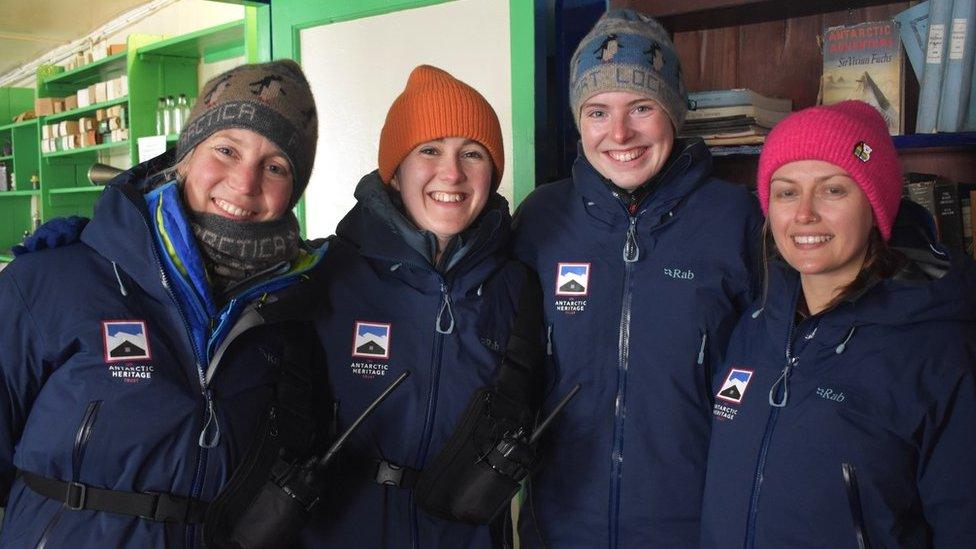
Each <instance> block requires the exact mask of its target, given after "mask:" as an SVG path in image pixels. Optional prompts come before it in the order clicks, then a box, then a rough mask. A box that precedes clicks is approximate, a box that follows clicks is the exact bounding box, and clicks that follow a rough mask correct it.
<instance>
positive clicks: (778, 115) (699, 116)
mask: <svg viewBox="0 0 976 549" xmlns="http://www.w3.org/2000/svg"><path fill="white" fill-rule="evenodd" d="M789 114H790V112H789V111H771V110H769V109H763V108H760V107H757V106H755V105H737V106H733V107H714V108H708V109H699V110H694V111H688V116H686V117H685V123H686V124H687V123H688V122H692V123H695V122H698V121H703V120H714V119H722V118H728V117H731V116H744V117H750V118H753V119H755V121H756V122H755V123H756V124H758V125H760V126H765V127H767V128H772V127H773V126H775V125H776V124H777V123H778V122H779V121H780V120H782V119H784V118H786V116H787V115H789Z"/></svg>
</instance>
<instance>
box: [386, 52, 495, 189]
mask: <svg viewBox="0 0 976 549" xmlns="http://www.w3.org/2000/svg"><path fill="white" fill-rule="evenodd" d="M444 137H464V138H467V139H471V140H473V141H477V142H478V143H481V145H483V146H484V147H485V148H486V149H488V154H489V156H491V160H492V162H493V163H494V167H495V178H494V180H493V181H492V188H493V189H495V188H497V187H498V182H499V181H500V180H501V177H502V173H503V172H504V170H505V149H504V148H503V146H502V130H501V126H499V124H498V115H496V114H495V110H494V109H492V108H491V105H489V104H488V101H486V100H485V98H484V97H482V95H481V94H480V93H478V91H477V90H475V89H474V88H472V87H471V86H469V85H467V84H465V83H464V82H461V81H460V80H458V79H457V78H454V77H453V76H451V75H450V74H448V73H447V72H445V71H443V70H441V69H438V68H437V67H432V66H430V65H420V66H419V67H417V68H415V69H414V70H413V72H411V73H410V77H409V78H408V79H407V87H406V88H404V89H403V93H401V94H400V96H399V97H397V98H396V100H395V101H393V105H391V106H390V112H388V113H386V122H385V123H384V124H383V131H382V132H381V133H380V151H379V168H380V177H381V178H382V179H383V182H384V183H387V184H389V183H390V180H391V179H393V174H394V173H395V172H396V169H397V166H399V165H400V162H402V161H403V159H404V158H405V157H406V156H407V154H409V153H410V151H412V150H413V148H414V147H416V146H417V145H419V144H421V143H424V142H425V141H431V140H434V139H441V138H444Z"/></svg>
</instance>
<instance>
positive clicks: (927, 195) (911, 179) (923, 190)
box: [902, 172, 939, 229]
mask: <svg viewBox="0 0 976 549" xmlns="http://www.w3.org/2000/svg"><path fill="white" fill-rule="evenodd" d="M938 178H939V176H937V175H934V174H930V173H915V172H908V173H906V174H904V187H902V191H903V193H902V194H903V196H905V197H906V198H908V199H909V200H911V201H912V202H914V203H916V204H918V205H920V206H924V207H925V209H926V210H928V211H929V214H931V215H932V219H937V217H936V215H937V214H936V211H935V194H934V192H933V190H934V189H935V181H936V180H937V179H938ZM936 228H937V229H938V221H936Z"/></svg>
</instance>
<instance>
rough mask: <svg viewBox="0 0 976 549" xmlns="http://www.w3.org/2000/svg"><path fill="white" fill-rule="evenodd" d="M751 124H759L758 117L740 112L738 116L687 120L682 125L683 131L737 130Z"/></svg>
mask: <svg viewBox="0 0 976 549" xmlns="http://www.w3.org/2000/svg"><path fill="white" fill-rule="evenodd" d="M751 125H755V126H758V125H759V124H758V123H757V122H756V119H755V118H753V117H751V116H746V115H744V114H740V115H737V116H721V117H719V118H708V119H704V120H686V121H685V124H684V125H683V126H682V127H681V131H682V132H685V131H702V130H713V129H714V130H717V129H726V128H727V129H732V130H737V129H740V128H743V127H748V126H751Z"/></svg>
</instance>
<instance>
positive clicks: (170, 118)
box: [166, 95, 177, 135]
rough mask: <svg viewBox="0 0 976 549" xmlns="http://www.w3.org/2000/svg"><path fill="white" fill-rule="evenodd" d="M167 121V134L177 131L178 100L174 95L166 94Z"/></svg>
mask: <svg viewBox="0 0 976 549" xmlns="http://www.w3.org/2000/svg"><path fill="white" fill-rule="evenodd" d="M166 122H167V124H166V135H170V134H173V133H176V132H177V129H176V127H177V120H176V100H175V99H173V96H172V95H167V96H166Z"/></svg>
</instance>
